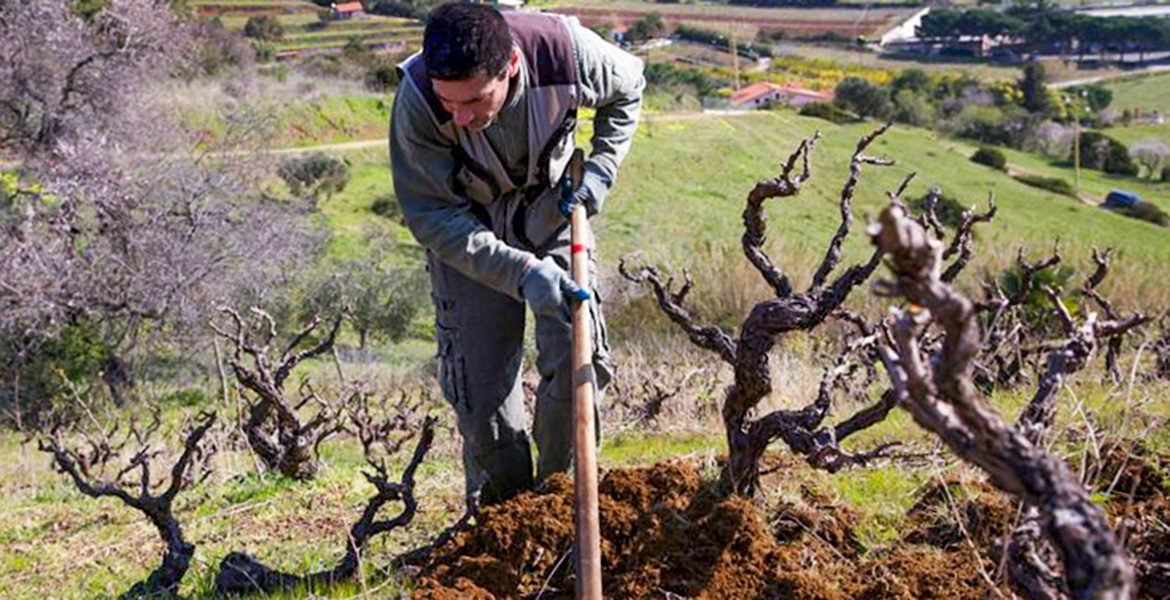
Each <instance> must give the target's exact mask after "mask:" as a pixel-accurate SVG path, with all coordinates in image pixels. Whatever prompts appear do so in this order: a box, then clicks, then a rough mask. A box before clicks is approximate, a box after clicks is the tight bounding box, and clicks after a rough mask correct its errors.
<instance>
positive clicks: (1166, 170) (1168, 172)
mask: <svg viewBox="0 0 1170 600" xmlns="http://www.w3.org/2000/svg"><path fill="white" fill-rule="evenodd" d="M1162 183H1170V165H1167V166H1165V167H1162Z"/></svg>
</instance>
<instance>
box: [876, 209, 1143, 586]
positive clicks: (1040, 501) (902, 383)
mask: <svg viewBox="0 0 1170 600" xmlns="http://www.w3.org/2000/svg"><path fill="white" fill-rule="evenodd" d="M870 234H871V236H872V237H873V238H874V242H875V244H877V246H878V248H879V251H880V252H882V253H883V254H885V255H887V256H888V257H889V262H890V266H891V269H892V270H893V273H894V275H895V277H896V279H895V280H894V281H892V282H881V284H882V285H880V286H879V288H878V289H879V290H880V291H882V292H883V293H885V294H888V295H892V296H901V297H904V298H905V299H906V300H907V301H908V302H909V304H908V306H907V307H906V308H904V309H901V310H898V311H896V312H895V320H894V322H893V324H892V325H891V329H890V333H891V338H892V343H893V347H891V346H888V345H883V346H881V347H880V348H879V351H880V354H881V358H882V362H883V363H884V365H885V367H886V370H887V372H888V374H889V377H890V380H891V383H892V386H893V390H894V395H895V397H896V399H897V403H898V404H899V405H901V406H903V407H905V408H906V409H907V410H908V411H909V412H910V414H911V416H912V417H913V418H914V420H915V421H916V422H917V423H918V424H919V425H921V426H922V427H924V428H926V429H928V430H929V431H931V432H933V433H934V434H936V435H937V436H939V437H940V438H941V439H942V441H943V442H944V443H946V444H947V446H948V447H950V448H951V450H952V451H954V452H955V453H956V454H957V455H958V456H959V457H960V458H962V459H963V460H966V461H968V462H971V463H972V464H974V465H976V466H978V467H979V468H981V469H983V470H984V471H986V472H987V473H988V475H989V476H990V477H991V481H992V483H993V484H994V485H996V487H998V488H1000V489H1002V490H1004V491H1006V492H1008V493H1011V494H1013V495H1016V496H1019V497H1020V498H1021V499H1022V500H1024V502H1025V503H1027V504H1028V505H1029V506H1034V507H1036V509H1037V510H1038V512H1039V514H1040V515H1041V518H1042V527H1043V531H1044V533H1045V534H1046V535H1047V537H1048V539H1049V540H1050V541H1051V542H1052V544H1053V545H1054V547H1055V548H1056V549H1057V551H1058V553H1059V556H1060V558H1061V562H1062V563H1063V566H1064V584H1065V586H1067V587H1065V588H1064V589H1065V590H1067V595H1068V596H1070V597H1073V598H1085V599H1089V598H1091V599H1095V600H1105V599H1108V600H1113V599H1116V600H1123V599H1128V598H1131V597H1132V596H1133V594H1134V592H1135V589H1134V579H1133V577H1134V574H1133V569H1132V567H1131V566H1130V564H1129V562H1128V561H1127V559H1126V556H1125V550H1124V548H1123V547H1122V545H1121V544H1120V543H1119V542H1118V540H1117V538H1116V536H1115V535H1114V533H1113V531H1112V530H1111V529H1110V527H1109V523H1108V521H1107V520H1106V519H1105V516H1104V515H1103V514H1102V513H1101V511H1100V510H1099V509H1098V508H1097V507H1095V506H1094V505H1093V504H1092V502H1091V501H1090V499H1089V494H1088V492H1086V491H1085V488H1084V486H1083V485H1082V484H1081V482H1080V480H1079V479H1078V478H1077V477H1076V475H1075V474H1073V473H1072V472H1071V471H1070V470H1069V468H1068V467H1067V465H1066V464H1065V463H1064V461H1062V460H1061V459H1060V458H1059V457H1056V456H1053V455H1051V454H1049V453H1048V452H1046V451H1045V450H1044V449H1043V448H1042V447H1040V446H1037V445H1036V444H1035V443H1034V442H1033V441H1032V440H1030V439H1029V438H1028V436H1027V435H1025V433H1024V432H1022V431H1020V430H1019V429H1017V428H1014V427H1012V426H1010V425H1008V424H1007V423H1005V422H1004V420H1003V419H1002V418H1001V417H1000V416H999V414H998V413H997V412H996V411H995V409H994V408H992V407H991V406H990V405H989V404H987V402H986V401H985V400H984V399H982V398H981V397H979V396H978V395H977V393H976V391H975V387H974V385H973V383H972V370H973V362H974V359H975V358H976V357H977V356H978V354H979V351H980V347H981V344H980V337H979V331H978V324H977V322H976V319H975V314H976V309H975V304H974V303H972V302H971V301H970V300H968V299H967V298H966V297H964V296H963V295H961V294H959V293H958V292H957V291H955V290H954V289H953V288H952V287H951V286H950V285H949V284H947V283H946V282H944V281H942V280H941V277H940V272H941V271H940V253H941V250H942V247H941V244H940V243H939V242H938V241H937V240H934V239H931V237H930V236H929V235H928V234H927V232H926V230H925V229H924V228H923V227H922V226H921V225H920V224H919V223H917V222H915V221H913V220H912V219H909V218H907V216H906V214H905V212H904V211H903V210H902V209H901V208H900V207H898V206H890V207H889V208H887V209H885V210H884V211H883V212H882V214H881V217H880V219H879V221H878V222H877V223H876V224H875V225H873V226H872V227H871V228H870ZM931 323H935V324H937V325H938V326H939V327H940V328H941V329H942V331H943V333H944V338H943V340H942V344H941V347H940V348H939V349H938V351H937V352H934V353H933V354H932V355H927V354H925V353H924V351H923V344H922V337H923V335H924V334H925V333H926V329H927V327H928V326H929V325H930V324H931ZM1098 333H1101V332H1098ZM895 348H896V350H895Z"/></svg>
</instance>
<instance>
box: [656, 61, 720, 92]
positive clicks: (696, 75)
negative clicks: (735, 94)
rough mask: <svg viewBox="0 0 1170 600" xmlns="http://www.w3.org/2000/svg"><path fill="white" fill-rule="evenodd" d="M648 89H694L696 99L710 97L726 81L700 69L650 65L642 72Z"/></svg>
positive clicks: (661, 64) (663, 64)
mask: <svg viewBox="0 0 1170 600" xmlns="http://www.w3.org/2000/svg"><path fill="white" fill-rule="evenodd" d="M644 73H645V77H646V84H647V86H648V87H649V88H651V89H653V88H655V87H659V88H661V87H667V88H669V87H672V86H678V85H683V86H687V87H689V88H692V89H694V91H695V94H696V95H697V96H698V97H700V98H701V97H704V96H711V95H713V94H714V93H715V91H716V90H718V89H719V88H721V87H724V86H726V85H727V81H724V80H722V79H719V78H716V77H714V76H712V75H710V74H708V73H707V72H706V71H703V70H702V69H692V68H687V67H676V66H674V65H672V64H670V63H651V64H648V65H646V69H645V71H644Z"/></svg>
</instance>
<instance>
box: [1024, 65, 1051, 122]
mask: <svg viewBox="0 0 1170 600" xmlns="http://www.w3.org/2000/svg"><path fill="white" fill-rule="evenodd" d="M1019 86H1020V91H1021V92H1022V93H1023V94H1024V103H1023V104H1024V108H1025V109H1027V111H1028V112H1030V113H1036V114H1041V115H1050V114H1053V113H1054V112H1055V111H1056V106H1055V105H1054V104H1053V102H1052V96H1051V95H1050V94H1049V93H1048V73H1047V71H1045V70H1044V65H1043V64H1042V63H1039V62H1030V63H1028V64H1027V65H1025V66H1024V77H1023V78H1022V79H1020V81H1019Z"/></svg>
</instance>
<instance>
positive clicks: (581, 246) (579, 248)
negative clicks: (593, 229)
mask: <svg viewBox="0 0 1170 600" xmlns="http://www.w3.org/2000/svg"><path fill="white" fill-rule="evenodd" d="M572 248H573V254H576V253H578V252H584V251H585V244H573V246H572Z"/></svg>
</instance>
